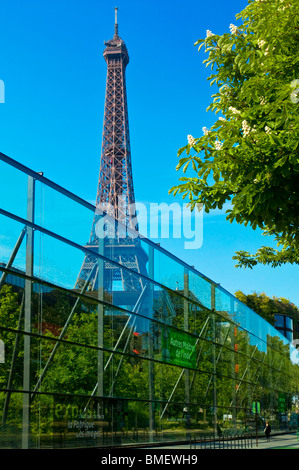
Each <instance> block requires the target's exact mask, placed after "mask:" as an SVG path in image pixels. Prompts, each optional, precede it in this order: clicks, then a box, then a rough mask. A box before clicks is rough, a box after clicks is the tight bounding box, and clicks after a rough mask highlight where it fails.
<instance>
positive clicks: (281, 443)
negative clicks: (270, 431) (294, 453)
mask: <svg viewBox="0 0 299 470" xmlns="http://www.w3.org/2000/svg"><path fill="white" fill-rule="evenodd" d="M252 449H299V440H298V438H297V436H296V434H283V435H281V436H272V437H271V438H270V442H267V441H266V439H265V438H259V439H258V446H256V442H255V440H254V442H253V446H252Z"/></svg>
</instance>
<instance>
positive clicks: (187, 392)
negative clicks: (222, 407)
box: [184, 268, 190, 415]
mask: <svg viewBox="0 0 299 470" xmlns="http://www.w3.org/2000/svg"><path fill="white" fill-rule="evenodd" d="M184 297H185V298H184V330H185V331H189V302H188V298H189V271H188V269H187V268H185V269H184ZM185 403H186V406H187V408H188V415H190V409H189V407H190V371H189V369H185Z"/></svg>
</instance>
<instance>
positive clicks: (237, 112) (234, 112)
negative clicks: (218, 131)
mask: <svg viewBox="0 0 299 470" xmlns="http://www.w3.org/2000/svg"><path fill="white" fill-rule="evenodd" d="M228 109H229V110H230V111H231V112H232V113H233V114H240V113H241V111H239V110H238V109H236V108H233V107H232V106H230V107H229V108H228Z"/></svg>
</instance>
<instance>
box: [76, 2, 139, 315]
mask: <svg viewBox="0 0 299 470" xmlns="http://www.w3.org/2000/svg"><path fill="white" fill-rule="evenodd" d="M117 10H118V9H117V8H115V25H114V36H113V39H111V40H109V41H107V42H105V46H106V47H105V50H104V52H103V56H104V59H105V61H106V63H107V79H106V97H105V108H104V125H103V136H102V154H101V164H100V174H99V182H98V190H97V197H96V207H97V210H96V211H95V215H94V219H93V224H92V229H91V234H90V239H89V243H87V244H86V245H85V247H86V248H88V250H92V251H95V252H97V253H99V249H100V247H101V246H102V250H103V251H102V253H101V254H103V255H104V256H105V257H106V258H107V259H109V260H112V261H114V262H116V263H118V265H115V264H114V263H111V262H109V261H105V262H104V281H103V288H104V291H105V294H106V298H108V299H109V298H110V299H112V296H113V304H114V305H121V306H126V307H130V308H132V306H134V305H136V301H137V299H138V296H139V295H140V292H141V291H142V290H143V289H144V281H143V280H142V278H140V277H139V276H135V275H134V274H133V272H134V271H135V272H137V273H141V274H145V275H146V273H147V271H146V263H147V255H146V253H145V251H144V250H143V249H142V247H141V241H140V238H138V237H136V234H137V233H138V222H137V218H136V211H135V196H134V187H133V177H132V165H131V149H130V135H129V120H128V108H127V94H126V79H125V71H126V66H127V65H128V63H129V54H128V50H127V48H126V45H125V43H124V41H123V40H122V39H121V38H120V37H119V35H118V22H117ZM103 214H106V215H105V225H103V224H102V225H101V227H102V229H103V228H104V230H105V237H102V238H103V240H101V239H100V238H101V237H100V236H99V230H98V226H99V224H101V222H102V221H103V219H102V218H103ZM109 216H110V222H109V219H108V217H109ZM130 231H131V232H130ZM128 232H129V233H128ZM101 233H103V232H101ZM132 233H133V234H135V236H132ZM130 234H131V235H130ZM120 265H122V266H124V267H125V268H129V269H130V271H131V272H130V271H128V270H126V269H122V268H121V266H120ZM98 278H99V267H98V258H97V257H96V256H93V255H92V254H91V253H87V254H86V256H85V259H84V262H83V264H82V267H81V270H80V273H79V276H78V278H77V281H76V288H80V287H82V285H84V284H86V286H87V287H86V290H89V291H95V290H97V285H98Z"/></svg>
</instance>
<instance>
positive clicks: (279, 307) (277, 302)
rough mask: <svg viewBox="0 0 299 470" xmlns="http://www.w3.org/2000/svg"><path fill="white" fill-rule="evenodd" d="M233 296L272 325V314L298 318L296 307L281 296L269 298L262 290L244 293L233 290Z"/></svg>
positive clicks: (298, 313)
mask: <svg viewBox="0 0 299 470" xmlns="http://www.w3.org/2000/svg"><path fill="white" fill-rule="evenodd" d="M235 296H236V297H237V299H239V300H241V302H243V303H244V304H245V305H247V306H248V307H250V308H252V310H254V311H255V312H256V313H258V314H259V315H261V316H262V317H263V318H265V320H267V321H268V322H269V323H271V324H272V325H275V319H274V315H287V316H289V317H292V318H295V319H297V320H298V319H299V309H298V307H296V305H295V304H293V303H292V302H290V301H289V300H288V299H285V298H283V297H275V296H274V297H272V298H271V297H269V296H267V295H266V294H265V293H264V292H262V293H260V294H258V293H256V292H254V293H253V294H249V295H246V294H244V293H243V292H242V291H237V292H235Z"/></svg>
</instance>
